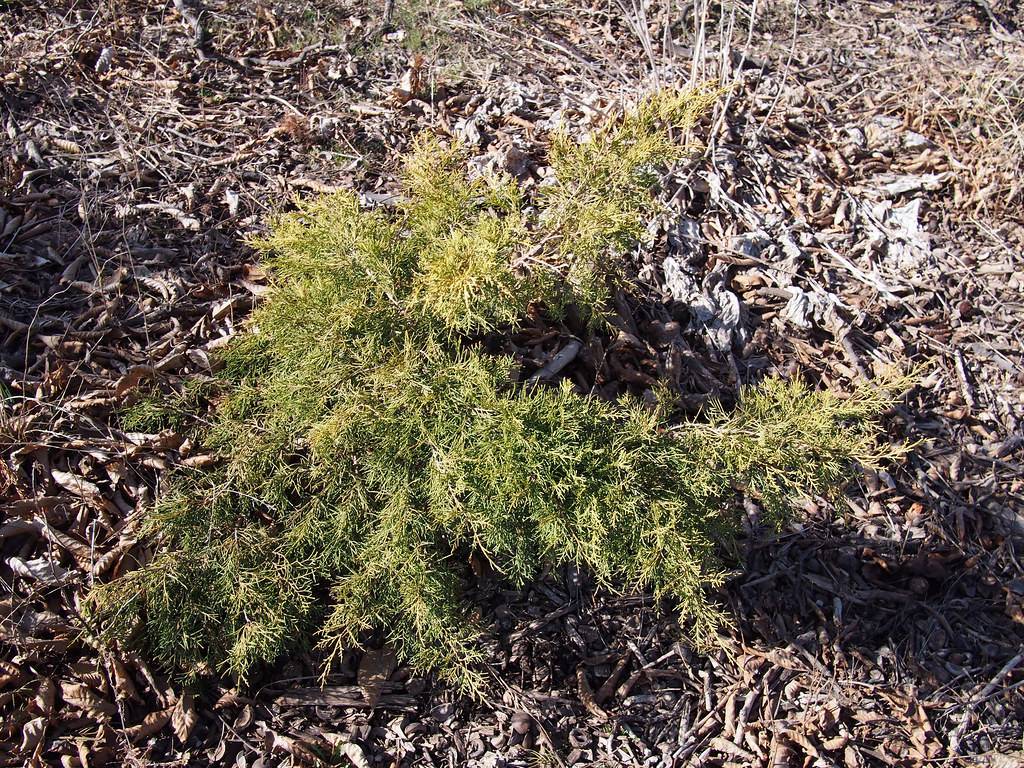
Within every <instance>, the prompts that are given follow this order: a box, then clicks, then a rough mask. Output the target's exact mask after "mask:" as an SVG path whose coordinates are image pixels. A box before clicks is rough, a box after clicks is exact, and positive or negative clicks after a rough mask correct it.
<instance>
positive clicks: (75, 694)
mask: <svg viewBox="0 0 1024 768" xmlns="http://www.w3.org/2000/svg"><path fill="white" fill-rule="evenodd" d="M60 694H61V697H62V698H63V699H64V701H66V702H67V703H68V704H71V705H72V706H74V707H78V708H79V709H80V710H82V711H83V712H85V713H86V714H88V715H92V716H93V717H95V718H96V719H97V720H106V719H107V718H108V717H111V716H112V715H114V714H115V713H116V712H117V706H116V705H115V704H112V703H111V702H109V701H107V700H106V699H104V698H103V697H102V696H100V695H99V694H98V693H96V691H94V690H93V689H92V688H90V687H89V686H87V685H83V684H81V683H64V682H62V683H61V684H60Z"/></svg>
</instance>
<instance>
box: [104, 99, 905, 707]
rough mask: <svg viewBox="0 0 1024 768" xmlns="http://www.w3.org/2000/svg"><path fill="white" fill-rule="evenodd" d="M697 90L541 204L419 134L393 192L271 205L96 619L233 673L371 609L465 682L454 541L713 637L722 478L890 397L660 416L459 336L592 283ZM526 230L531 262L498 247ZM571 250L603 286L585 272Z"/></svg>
mask: <svg viewBox="0 0 1024 768" xmlns="http://www.w3.org/2000/svg"><path fill="white" fill-rule="evenodd" d="M709 98H710V97H709V96H708V94H706V93H704V92H700V93H697V94H693V95H690V96H685V95H683V96H662V97H657V98H654V99H651V100H649V101H647V102H645V103H644V104H643V105H642V106H641V107H640V108H639V110H638V111H637V112H635V113H633V114H631V115H629V116H627V117H626V118H624V119H622V120H620V121H619V122H618V123H617V124H616V125H615V126H612V127H609V128H608V129H606V130H604V131H602V132H601V133H599V134H597V135H596V136H595V137H593V138H592V140H591V142H590V143H589V144H586V145H580V146H579V147H574V146H572V145H571V144H570V142H568V140H567V139H565V138H564V137H563V138H559V139H558V140H557V142H556V145H555V150H554V152H555V155H554V162H555V167H556V169H557V170H558V173H559V179H560V181H561V184H562V185H563V186H562V187H561V188H559V187H555V188H554V189H552V190H551V191H549V192H548V193H546V194H545V196H544V199H543V200H541V201H540V204H539V206H540V208H541V212H540V213H539V214H535V215H527V214H526V213H525V211H526V210H527V206H525V205H524V203H523V201H522V200H521V195H520V193H519V190H518V189H517V188H516V187H515V186H514V185H513V184H511V183H510V182H508V181H495V182H491V181H486V180H477V181H472V182H471V181H468V180H467V179H466V177H465V174H464V170H463V165H462V163H463V160H462V157H461V155H460V154H459V153H458V151H457V150H455V149H447V148H444V147H442V146H440V145H439V144H438V143H437V142H433V141H425V142H421V143H420V144H419V145H418V147H417V149H416V151H415V152H414V153H413V156H412V158H411V160H410V161H409V164H408V167H407V183H406V200H407V202H406V203H405V204H403V206H401V208H400V209H399V210H398V211H397V212H394V213H386V212H381V211H367V210H363V209H361V208H360V206H359V204H358V201H357V199H356V197H355V196H353V195H350V194H335V195H330V196H327V197H322V198H320V199H317V200H315V201H312V202H305V203H302V204H300V205H299V208H298V210H297V211H296V212H294V213H289V214H286V215H283V216H281V217H280V218H278V219H277V220H276V221H275V222H273V224H272V226H271V228H270V233H269V234H268V235H267V236H266V237H265V238H263V239H261V240H259V241H258V242H257V246H258V247H259V248H260V249H261V250H262V251H263V252H264V253H265V254H266V256H267V264H268V265H269V267H270V269H271V272H272V275H273V288H272V292H271V293H270V295H269V297H268V298H267V300H266V301H265V302H264V303H263V304H262V305H261V306H260V307H259V308H258V309H257V310H256V311H255V312H254V314H253V317H252V320H251V329H250V332H248V333H246V334H244V335H243V336H242V337H240V338H239V339H238V340H237V341H236V342H235V343H234V344H233V345H232V346H231V347H230V348H229V349H228V351H227V352H226V353H225V355H224V359H223V363H224V365H223V374H222V376H223V378H224V382H223V383H222V385H221V386H222V387H223V388H224V389H225V390H226V391H227V393H228V394H227V395H226V399H225V400H224V401H223V402H222V403H221V404H220V405H219V407H218V409H217V417H216V419H215V421H214V423H213V425H212V426H211V427H210V429H209V430H208V431H207V432H206V433H205V434H204V435H202V436H201V437H202V440H203V441H204V442H205V444H206V445H207V446H208V447H209V448H210V449H212V450H214V451H216V452H217V454H218V455H219V456H220V458H221V460H220V462H219V464H218V465H217V466H215V467H214V468H212V469H205V470H202V471H198V470H195V471H188V472H184V471H183V472H182V473H180V474H179V475H178V477H177V480H176V482H175V486H174V491H173V492H172V493H171V494H170V495H169V496H167V497H166V498H165V499H163V501H162V502H161V503H160V504H159V506H158V507H157V508H156V510H155V511H154V512H153V513H152V515H151V517H150V525H151V530H153V531H154V532H159V534H160V535H162V537H163V538H162V541H163V547H162V550H161V554H160V555H158V557H157V558H156V560H155V561H154V562H153V563H152V564H150V565H148V566H146V567H145V568H143V569H141V570H139V571H136V572H134V573H132V574H129V575H128V576H126V577H122V578H120V579H118V580H117V581H114V582H113V583H111V584H108V585H106V586H104V587H102V588H100V589H99V590H98V591H97V592H96V594H95V600H94V604H95V606H96V607H97V609H98V611H97V613H98V615H99V617H100V618H101V620H102V621H103V622H104V624H105V626H106V629H107V631H108V632H109V633H111V634H112V635H113V636H128V635H132V634H133V633H134V632H135V630H136V629H138V628H139V627H141V631H142V637H143V638H144V641H145V643H146V645H147V647H148V648H149V650H150V652H151V653H153V654H154V655H155V656H156V657H158V658H159V659H160V660H162V661H163V662H165V663H167V664H168V665H171V666H173V667H175V668H177V669H179V670H183V671H184V672H186V673H189V674H195V673H200V672H202V671H204V670H207V669H209V668H211V667H215V668H218V669H221V670H227V671H230V672H232V673H234V674H236V675H238V676H239V677H245V676H246V675H247V674H249V673H250V672H251V670H252V669H253V668H254V667H255V666H256V665H258V664H260V663H263V662H269V661H272V660H273V659H275V658H276V657H277V656H279V655H280V654H281V653H283V652H285V651H287V650H289V649H292V648H295V647H296V646H298V645H301V644H302V643H306V642H309V641H314V642H319V643H321V644H323V645H324V647H326V648H328V649H332V650H335V649H339V648H342V647H345V646H350V645H356V644H358V643H360V642H361V641H362V640H363V639H365V636H366V632H367V631H369V630H382V631H383V632H384V633H385V635H386V636H387V638H388V640H389V642H391V643H392V644H393V645H395V646H396V647H397V648H398V649H399V650H400V652H401V653H402V654H403V656H404V658H406V659H407V660H409V661H410V662H411V663H413V664H414V665H415V666H416V667H418V668H420V669H424V670H426V669H432V670H435V671H436V672H438V673H439V674H441V675H443V676H446V677H448V678H450V679H452V680H454V681H456V682H457V683H459V684H461V685H463V686H465V687H467V688H473V687H475V686H476V685H477V684H478V683H479V680H478V677H477V675H478V672H477V670H476V668H475V667H474V665H473V662H474V660H476V659H477V657H478V653H477V651H476V650H475V646H474V638H475V637H476V635H477V628H475V627H474V625H473V622H472V621H471V620H470V618H469V616H468V613H467V610H466V608H465V606H464V605H463V603H462V601H460V599H459V592H460V581H461V579H462V578H463V577H464V573H463V567H462V565H461V564H462V563H465V562H466V559H467V557H466V556H467V554H468V553H470V552H475V553H476V555H477V556H478V557H482V558H486V559H487V560H488V561H489V562H490V563H491V564H492V565H493V567H494V569H495V570H496V571H498V572H499V573H501V574H504V576H505V577H507V578H508V579H509V580H510V581H511V582H512V583H515V584H523V583H524V582H526V581H528V580H529V579H531V578H533V577H534V576H535V575H536V574H537V573H538V571H539V570H541V568H542V567H543V566H544V565H546V564H558V563H576V564H580V565H582V566H585V567H587V568H589V569H591V570H592V571H593V573H594V574H596V576H597V578H598V579H599V580H600V581H601V582H602V583H605V584H610V585H623V584H624V585H626V586H629V587H636V588H649V589H653V590H654V591H655V592H656V593H657V594H659V595H666V596H671V597H672V598H673V599H674V600H675V602H676V604H677V605H678V609H679V611H680V612H681V613H682V614H683V615H684V616H685V617H686V618H688V619H690V620H691V622H692V627H693V633H694V635H695V637H697V638H702V637H706V636H707V635H708V633H710V632H711V631H712V630H713V629H714V627H715V626H716V624H717V623H718V622H719V620H720V615H719V613H718V611H717V610H716V609H715V608H714V606H712V605H711V604H710V603H709V602H708V599H707V597H706V590H707V589H708V588H709V587H712V586H714V585H716V584H719V583H720V582H721V580H722V579H723V570H722V568H721V566H720V564H719V561H718V558H717V557H716V547H717V546H718V544H719V543H720V542H721V541H723V540H726V539H727V538H728V537H729V536H730V535H732V534H733V533H734V531H735V527H736V513H735V496H736V494H737V493H738V491H739V490H742V489H745V490H746V492H747V493H749V494H751V495H752V496H753V497H754V498H756V499H759V500H760V501H761V503H762V504H763V505H764V506H765V508H766V509H767V510H768V511H769V512H770V513H771V514H772V515H774V516H776V517H781V516H782V514H783V513H784V511H785V510H786V509H787V507H788V505H789V504H790V502H791V501H792V500H793V499H794V498H796V497H798V496H802V495H805V494H817V493H823V492H826V491H828V490H830V489H832V488H834V487H835V486H836V485H837V484H838V483H840V482H841V481H842V479H843V477H844V474H845V472H846V471H847V469H848V467H849V466H850V464H851V463H852V462H858V461H860V462H872V461H874V460H875V459H876V458H878V449H877V448H876V446H875V442H874V438H873V435H874V433H875V429H876V427H875V424H874V417H875V416H876V415H877V414H878V412H879V411H880V410H881V409H882V408H883V407H885V405H886V404H887V399H886V396H885V395H884V394H882V393H880V392H877V391H874V390H868V389H865V390H862V391H860V392H858V393H856V394H855V395H854V396H853V397H851V398H849V399H845V400H840V399H837V398H835V397H833V396H830V395H826V394H818V393H814V392H811V391H809V390H807V389H806V388H804V387H803V386H801V385H799V384H796V383H793V384H788V383H783V382H778V381H771V382H768V383H767V384H765V385H764V386H763V387H761V388H760V389H756V390H752V391H750V392H748V393H746V396H745V398H744V399H743V400H742V403H741V405H740V406H739V408H738V409H737V410H736V411H735V412H732V413H726V412H724V411H722V410H721V409H715V410H714V411H713V412H712V413H711V414H710V418H709V420H707V421H705V422H701V423H686V424H681V425H672V424H670V423H669V422H668V421H667V419H666V417H665V416H664V414H662V413H661V412H659V411H651V410H650V409H649V408H647V407H645V406H643V405H641V404H640V403H638V402H631V401H627V402H622V403H617V404H613V403H607V402H602V401H600V400H597V399H595V398H593V397H586V396H581V395H579V394H577V393H576V392H574V391H573V390H572V389H571V388H570V387H569V386H568V385H562V386H558V387H531V388H527V387H522V386H517V385H515V384H513V383H512V381H513V377H512V376H511V375H510V374H511V372H512V362H511V361H510V360H508V359H505V358H503V357H501V356H494V355H489V354H487V353H485V352H484V351H483V349H482V348H481V345H479V344H476V343H475V342H474V340H475V339H477V338H479V334H480V333H481V332H484V331H495V330H501V329H503V328H507V327H509V326H511V325H512V324H514V323H515V322H516V320H517V319H518V318H520V317H522V316H523V315H524V313H525V312H526V309H527V306H528V304H529V303H530V302H540V303H542V304H545V305H547V306H549V307H552V306H558V305H560V303H565V302H567V301H576V302H580V301H584V302H585V301H587V300H590V301H595V300H596V298H599V296H600V295H607V294H606V293H605V291H606V287H607V283H606V282H605V281H606V279H612V280H615V279H618V277H617V269H616V268H615V262H614V253H615V249H616V248H621V247H624V245H625V244H626V241H627V240H628V238H630V237H635V236H636V235H637V233H638V232H639V227H640V226H641V222H642V218H643V216H644V214H645V213H646V212H649V211H650V206H651V203H650V193H649V190H648V188H649V186H650V183H651V181H652V177H651V175H650V174H651V173H652V169H653V167H654V166H655V165H656V164H657V163H658V162H662V161H667V160H669V159H671V158H672V157H674V156H676V155H677V150H676V149H675V148H674V145H673V144H672V143H671V141H670V140H669V139H668V138H667V136H668V134H667V133H666V132H665V129H666V126H667V125H668V124H672V123H678V122H680V121H682V122H686V121H692V119H693V117H694V115H695V114H696V113H697V112H698V111H699V110H700V109H701V108H703V106H704V105H706V103H707V101H708V99H709ZM545 206H547V207H546V208H545ZM604 213H609V215H610V218H608V219H607V220H606V219H603V218H602V216H603V214H604ZM545 244H546V245H545ZM526 253H532V254H534V255H535V256H536V255H538V254H539V258H538V259H537V261H536V264H537V265H538V266H537V267H536V269H535V270H533V271H520V270H517V269H516V267H515V265H516V264H517V263H520V261H521V259H520V257H521V256H522V255H523V254H526ZM565 254H572V256H573V258H572V259H568V260H565V259H563V258H562V257H563V256H564V255H565ZM584 264H585V265H586V266H585V267H582V266H580V265H584ZM580 269H587V270H591V271H592V273H593V276H592V277H591V278H588V279H590V280H591V281H592V282H593V283H594V284H595V285H596V286H597V288H599V289H600V290H597V289H595V288H594V286H590V287H589V288H584V289H581V287H580V285H581V283H579V282H577V275H578V270H580ZM589 309H590V310H591V311H592V312H595V313H596V312H600V311H601V309H602V308H601V306H600V305H599V304H597V305H594V306H591V307H589Z"/></svg>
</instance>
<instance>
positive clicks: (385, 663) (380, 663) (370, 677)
mask: <svg viewBox="0 0 1024 768" xmlns="http://www.w3.org/2000/svg"><path fill="white" fill-rule="evenodd" d="M396 666H398V657H397V656H396V655H395V652H394V650H393V649H392V648H391V647H390V646H387V645H385V646H383V647H381V648H374V649H371V650H369V651H367V652H366V653H364V654H363V658H362V660H361V661H360V662H359V674H358V676H357V678H356V680H357V682H358V684H359V688H360V690H361V691H362V692H363V696H364V697H365V698H366V703H367V704H368V705H369V706H370V708H371V709H372V708H373V707H375V706H377V702H378V701H379V700H380V694H381V688H382V686H383V685H384V683H386V682H387V681H388V679H389V678H390V677H391V674H392V673H393V672H394V671H395V667H396Z"/></svg>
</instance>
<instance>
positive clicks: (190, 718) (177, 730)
mask: <svg viewBox="0 0 1024 768" xmlns="http://www.w3.org/2000/svg"><path fill="white" fill-rule="evenodd" d="M197 722H199V715H197V714H196V708H195V706H194V705H193V703H192V694H191V693H188V692H187V691H186V692H185V693H182V694H181V696H180V697H179V698H178V701H177V703H176V704H175V705H174V708H173V709H172V710H171V727H173V728H174V734H175V736H177V737H178V739H179V741H181V743H182V744H184V743H185V742H186V741H188V737H189V736H191V735H192V730H193V729H194V728H195V727H196V723H197Z"/></svg>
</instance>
